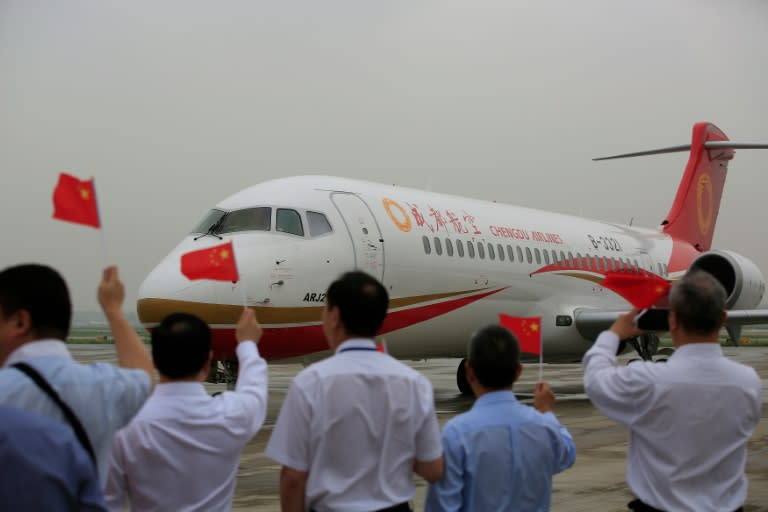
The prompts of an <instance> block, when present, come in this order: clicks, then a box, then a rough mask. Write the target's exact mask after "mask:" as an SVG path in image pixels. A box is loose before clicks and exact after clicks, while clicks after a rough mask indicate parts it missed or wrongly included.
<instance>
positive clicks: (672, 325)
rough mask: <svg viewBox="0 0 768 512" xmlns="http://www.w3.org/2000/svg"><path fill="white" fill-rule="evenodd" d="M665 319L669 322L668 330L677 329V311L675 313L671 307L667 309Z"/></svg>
mask: <svg viewBox="0 0 768 512" xmlns="http://www.w3.org/2000/svg"><path fill="white" fill-rule="evenodd" d="M723 314H725V313H723ZM667 321H668V322H669V332H672V331H675V330H677V326H678V323H677V313H675V312H674V311H672V310H671V309H670V310H669V315H668V316H667Z"/></svg>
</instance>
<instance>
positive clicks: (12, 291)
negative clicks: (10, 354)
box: [0, 264, 72, 340]
mask: <svg viewBox="0 0 768 512" xmlns="http://www.w3.org/2000/svg"><path fill="white" fill-rule="evenodd" d="M0 309H2V312H3V314H4V315H6V316H8V315H12V314H14V313H16V312H17V311H20V310H22V309H23V310H25V311H27V312H28V313H29V316H30V323H31V326H32V329H33V331H34V332H33V333H34V335H35V337H37V338H38V339H39V338H49V337H50V338H58V339H61V340H64V339H66V337H67V335H68V334H69V326H70V323H71V322H72V302H71V301H70V298H69V290H68V289H67V283H66V282H65V281H64V278H63V277H61V274H59V273H58V272H56V271H55V270H54V269H52V268H51V267H48V266H46V265H35V264H25V265H17V266H15V267H8V268H6V269H5V270H3V271H2V272H0Z"/></svg>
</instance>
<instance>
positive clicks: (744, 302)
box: [690, 249, 765, 309]
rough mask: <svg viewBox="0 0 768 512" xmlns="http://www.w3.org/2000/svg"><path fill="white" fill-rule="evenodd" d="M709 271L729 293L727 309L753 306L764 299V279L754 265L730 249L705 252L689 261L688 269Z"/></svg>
mask: <svg viewBox="0 0 768 512" xmlns="http://www.w3.org/2000/svg"><path fill="white" fill-rule="evenodd" d="M693 269H698V270H703V271H704V272H707V273H709V274H712V276H714V277H715V278H716V279H717V280H718V281H720V283H721V284H722V285H723V287H725V291H726V292H727V293H728V300H727V301H726V304H725V307H726V308H727V309H753V308H754V307H755V306H757V305H758V304H760V301H761V300H763V294H764V293H765V278H764V277H763V273H762V272H760V269H759V268H757V265H755V264H754V263H752V261H750V260H748V259H747V258H745V257H744V256H742V255H740V254H737V253H735V252H732V251H725V250H721V249H716V250H714V251H707V252H705V253H703V254H702V255H701V256H699V257H697V258H696V259H695V260H693V262H692V263H691V267H690V270H693Z"/></svg>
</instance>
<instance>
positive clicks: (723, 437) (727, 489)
mask: <svg viewBox="0 0 768 512" xmlns="http://www.w3.org/2000/svg"><path fill="white" fill-rule="evenodd" d="M725 301H726V293H725V290H724V289H723V287H722V285H721V284H720V283H719V282H718V281H717V280H716V279H715V278H714V277H712V276H711V275H710V274H707V273H705V272H702V271H693V272H689V273H688V274H686V275H685V277H683V278H682V279H681V280H680V281H679V282H678V283H677V284H675V285H674V286H673V287H672V290H671V292H670V297H669V306H670V312H669V332H670V334H671V335H672V340H673V341H674V344H675V348H676V351H675V353H674V355H672V356H671V357H670V358H669V361H668V362H667V363H666V364H656V363H653V362H652V361H645V362H636V363H632V364H630V365H628V366H617V364H616V351H617V348H618V345H619V341H621V340H624V339H628V338H632V337H634V336H638V335H639V334H641V331H640V330H638V329H637V327H636V326H635V324H634V318H635V316H636V315H637V314H638V313H639V312H638V311H637V310H633V311H630V312H629V313H626V314H624V315H621V316H620V317H619V318H618V319H617V320H616V321H615V322H614V324H613V325H612V326H611V328H610V330H608V331H605V332H603V333H602V334H600V336H599V337H598V338H597V341H596V342H595V344H594V346H593V347H592V348H591V349H590V350H589V351H588V352H587V354H586V355H585V356H584V387H585V390H586V392H587V395H589V398H590V399H591V400H592V403H593V404H594V405H595V406H596V407H597V408H598V409H600V411H601V412H603V414H605V415H606V416H608V417H610V418H612V419H614V420H616V421H618V422H619V423H621V424H623V425H625V426H626V427H627V428H629V430H630V440H629V454H628V460H627V483H628V484H629V487H630V489H631V490H632V492H633V493H634V494H635V496H637V499H636V500H634V501H632V502H631V503H629V508H630V509H632V510H635V511H659V510H668V511H671V510H675V511H678V510H679V511H693V510H695V511H699V512H707V511H712V512H715V511H720V512H721V511H736V510H741V506H742V504H743V503H744V500H745V499H746V497H747V478H746V476H745V474H744V468H745V465H746V461H747V442H748V441H749V438H750V437H751V436H752V432H753V431H754V429H755V427H756V426H757V423H758V422H759V420H760V408H761V398H760V392H761V381H760V378H759V377H758V376H757V374H756V373H755V371H754V370H753V369H752V368H750V367H748V366H745V365H743V364H739V363H736V362H734V361H731V360H729V359H727V358H726V357H725V356H724V355H723V351H722V349H721V348H720V340H719V334H720V329H721V328H722V327H723V325H724V323H725V320H726V312H725Z"/></svg>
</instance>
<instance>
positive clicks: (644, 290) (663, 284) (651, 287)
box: [601, 272, 670, 309]
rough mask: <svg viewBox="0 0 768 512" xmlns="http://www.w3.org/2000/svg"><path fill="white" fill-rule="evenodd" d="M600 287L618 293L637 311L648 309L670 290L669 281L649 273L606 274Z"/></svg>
mask: <svg viewBox="0 0 768 512" xmlns="http://www.w3.org/2000/svg"><path fill="white" fill-rule="evenodd" d="M601 286H602V287H603V288H608V289H609V290H613V291H614V292H616V293H618V294H619V295H621V296H622V297H624V299H626V301H627V302H629V303H630V304H632V305H633V306H635V307H636V308H638V309H648V308H650V307H651V306H653V305H654V304H656V302H657V301H658V300H659V299H661V298H662V297H666V296H667V294H668V293H669V288H670V284H669V281H667V280H666V279H664V278H663V277H660V276H657V275H655V274H651V273H650V272H644V273H640V274H630V273H625V272H608V273H607V274H606V275H605V279H603V282H602V283H601Z"/></svg>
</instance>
